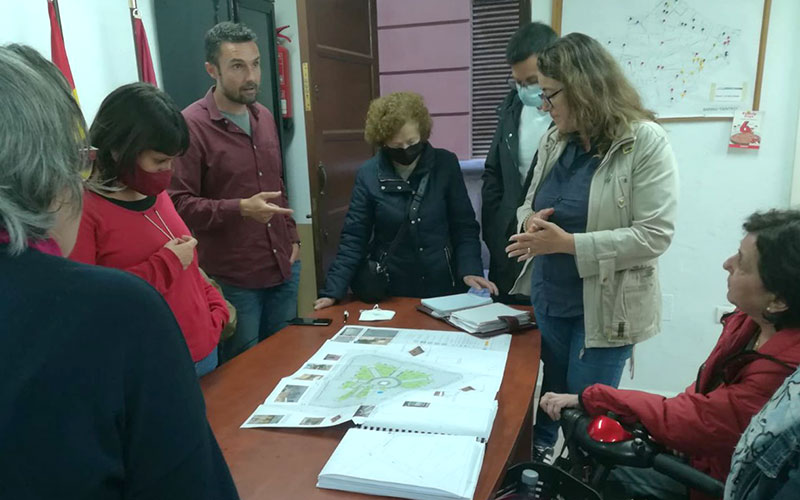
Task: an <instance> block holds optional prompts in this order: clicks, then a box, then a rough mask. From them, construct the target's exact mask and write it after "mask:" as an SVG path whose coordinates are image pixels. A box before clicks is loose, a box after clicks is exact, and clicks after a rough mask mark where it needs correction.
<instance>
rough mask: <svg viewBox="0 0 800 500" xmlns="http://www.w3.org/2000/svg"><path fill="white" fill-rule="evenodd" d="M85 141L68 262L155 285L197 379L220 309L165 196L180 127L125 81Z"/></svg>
mask: <svg viewBox="0 0 800 500" xmlns="http://www.w3.org/2000/svg"><path fill="white" fill-rule="evenodd" d="M90 136H91V143H92V145H93V146H94V147H95V148H97V151H96V155H97V156H96V159H95V161H94V164H93V166H92V173H91V176H90V178H89V182H88V185H89V190H88V191H87V192H86V194H85V195H84V206H83V218H82V219H81V227H80V231H79V233H78V241H77V243H76V245H75V249H74V250H73V251H72V253H71V254H70V258H71V259H73V260H77V261H80V262H85V263H88V264H96V265H100V266H106V267H113V268H117V269H122V270H125V271H128V272H130V273H132V274H135V275H137V276H139V277H140V278H142V279H144V280H145V281H147V282H148V283H150V284H151V285H152V286H153V287H155V289H156V290H158V291H159V292H160V293H161V295H162V296H163V297H164V299H165V300H166V301H167V304H169V306H170V309H172V313H173V314H174V315H175V319H177V321H178V325H180V327H181V330H182V331H183V336H184V338H185V339H186V344H187V346H188V347H189V352H190V353H191V355H192V361H194V362H195V371H196V372H197V375H198V376H202V375H204V374H206V373H208V372H210V371H212V370H213V369H214V368H216V366H217V343H218V342H219V335H220V332H221V331H222V328H223V327H224V326H225V323H226V322H227V321H228V309H227V306H226V304H225V300H224V299H223V298H222V296H221V295H220V294H219V292H217V290H216V289H215V288H214V287H213V286H211V285H210V284H209V283H208V282H207V281H206V280H205V279H204V278H203V276H202V275H201V274H200V268H199V267H198V265H197V254H196V251H195V246H196V245H197V240H195V239H194V238H193V237H192V236H191V233H190V232H189V229H188V228H187V227H186V225H185V224H184V223H183V220H181V218H180V216H179V215H178V213H177V212H176V211H175V207H174V206H173V205H172V201H171V200H170V198H169V195H167V193H166V191H165V189H166V188H167V186H169V182H170V179H171V177H172V159H173V158H174V157H176V156H178V155H181V154H183V153H184V152H185V151H186V149H187V148H188V147H189V129H188V128H187V126H186V122H185V121H184V119H183V116H182V115H181V113H180V110H178V108H177V106H175V103H173V102H172V100H171V99H170V98H169V97H168V96H167V95H166V94H165V93H163V92H161V91H160V90H158V89H157V88H155V87H154V86H152V85H149V84H145V83H133V84H130V85H125V86H122V87H120V88H118V89H117V90H115V91H114V92H112V93H111V94H109V96H108V97H106V99H105V100H104V101H103V103H102V104H101V105H100V109H99V110H98V112H97V116H96V117H95V119H94V122H93V123H92V127H91V130H90ZM129 306H131V307H135V305H134V304H129ZM141 314H144V315H146V314H148V311H141Z"/></svg>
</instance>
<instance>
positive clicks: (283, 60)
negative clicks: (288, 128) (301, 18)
mask: <svg viewBox="0 0 800 500" xmlns="http://www.w3.org/2000/svg"><path fill="white" fill-rule="evenodd" d="M288 27H289V25H288V24H287V25H286V26H281V27H280V28H277V29H276V30H275V34H276V35H277V38H278V80H279V87H280V98H281V116H283V118H284V119H291V118H292V87H291V83H290V79H289V49H287V48H286V47H284V45H283V44H284V43H285V41H289V42H291V41H292V39H291V38H289V37H288V36H286V35H284V34H282V33H281V31H283V30H285V29H286V28H288Z"/></svg>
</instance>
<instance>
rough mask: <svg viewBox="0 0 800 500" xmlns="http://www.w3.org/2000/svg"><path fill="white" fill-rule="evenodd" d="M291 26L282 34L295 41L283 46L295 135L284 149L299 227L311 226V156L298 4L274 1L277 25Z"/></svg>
mask: <svg viewBox="0 0 800 500" xmlns="http://www.w3.org/2000/svg"><path fill="white" fill-rule="evenodd" d="M286 24H288V25H289V27H288V28H286V29H285V30H283V32H282V33H283V34H284V35H286V36H288V37H289V38H291V39H292V43H287V44H284V46H285V47H286V48H287V49H289V69H290V73H291V85H292V109H293V112H294V134H293V135H292V136H290V140H289V142H288V144H287V147H286V149H285V157H284V164H285V168H286V184H287V190H288V191H289V203H290V205H291V207H292V208H293V209H294V219H295V221H296V222H297V223H299V224H308V223H310V222H311V220H310V219H308V218H306V216H307V215H311V191H310V190H311V188H310V186H309V181H308V153H307V151H306V120H305V112H304V111H303V80H302V68H301V66H300V64H301V63H300V39H299V37H298V31H297V2H296V1H295V0H275V25H276V26H284V25H286Z"/></svg>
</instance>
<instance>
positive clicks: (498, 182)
mask: <svg viewBox="0 0 800 500" xmlns="http://www.w3.org/2000/svg"><path fill="white" fill-rule="evenodd" d="M500 129H501V126H500V123H498V125H497V129H495V131H494V138H493V139H492V145H491V147H490V148H489V153H488V154H487V155H486V161H485V163H484V166H483V175H482V176H481V180H482V181H483V185H482V186H481V227H482V228H483V241H485V242H486V244H487V245H490V244H491V242H492V241H494V239H493V234H494V232H493V230H494V229H495V228H493V227H492V222H494V214H495V213H496V212H497V207H499V206H500V200H502V199H503V169H502V168H501V167H500V144H501V141H502V139H503V138H502V131H501V130H500ZM490 248H491V247H490Z"/></svg>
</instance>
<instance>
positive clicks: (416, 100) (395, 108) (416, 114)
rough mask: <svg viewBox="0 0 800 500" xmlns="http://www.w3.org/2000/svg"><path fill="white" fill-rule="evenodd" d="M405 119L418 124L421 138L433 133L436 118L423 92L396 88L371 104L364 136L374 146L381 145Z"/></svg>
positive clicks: (397, 130) (428, 136)
mask: <svg viewBox="0 0 800 500" xmlns="http://www.w3.org/2000/svg"><path fill="white" fill-rule="evenodd" d="M406 122H414V123H416V124H417V126H418V127H419V135H420V140H422V141H427V140H428V139H429V138H430V136H431V128H433V121H432V120H431V115H430V113H429V112H428V108H426V107H425V101H424V100H423V99H422V96H421V95H419V94H417V93H415V92H393V93H391V94H388V95H385V96H383V97H379V98H377V99H375V100H373V101H372V102H371V103H370V104H369V110H368V111H367V123H366V125H365V127H364V139H366V140H367V142H368V143H370V144H372V145H373V146H382V145H384V144H386V141H388V140H389V139H391V138H392V137H394V135H395V134H397V132H399V131H400V129H401V128H403V125H405V124H406Z"/></svg>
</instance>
